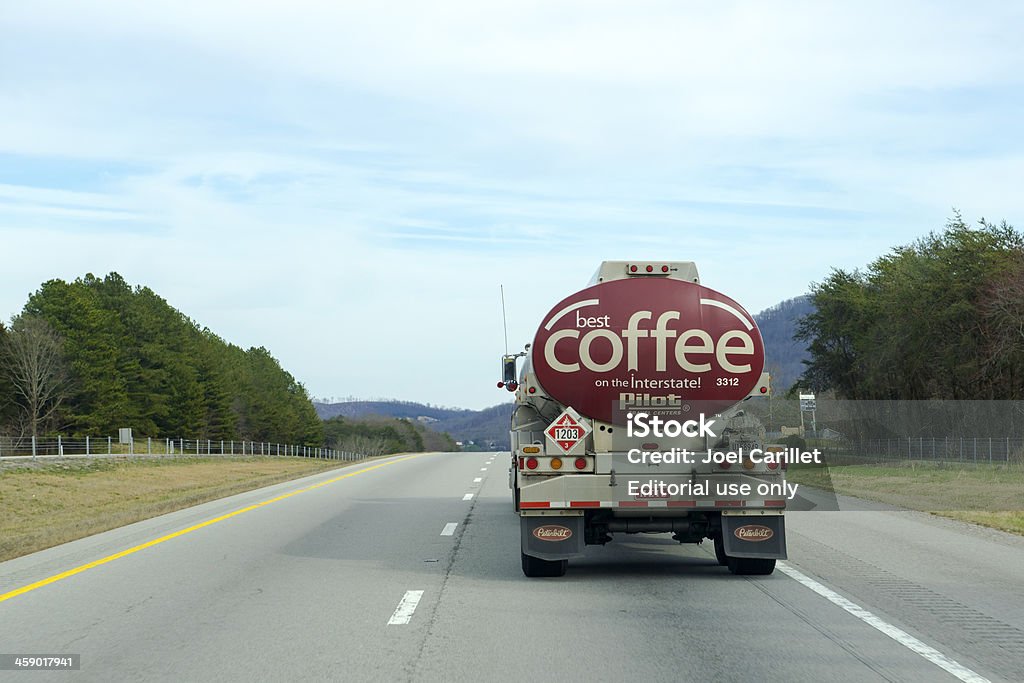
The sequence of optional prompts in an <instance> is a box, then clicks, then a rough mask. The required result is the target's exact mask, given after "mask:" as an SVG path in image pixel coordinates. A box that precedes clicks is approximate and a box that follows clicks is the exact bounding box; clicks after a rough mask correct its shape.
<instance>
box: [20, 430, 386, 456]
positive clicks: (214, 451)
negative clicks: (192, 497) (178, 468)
mask: <svg viewBox="0 0 1024 683" xmlns="http://www.w3.org/2000/svg"><path fill="white" fill-rule="evenodd" d="M126 456H128V457H131V456H151V457H186V456H188V457H206V456H273V457H296V458H317V459H321V460H345V461H351V460H361V459H363V458H364V457H366V456H365V455H364V454H361V453H353V452H349V451H340V450H336V449H333V448H319V447H314V446H303V445H299V444H281V443H269V442H264V441H223V440H212V439H152V438H147V439H132V440H128V441H127V442H122V441H121V440H120V439H119V438H118V437H113V436H105V437H98V438H96V437H88V436H86V437H74V438H65V437H62V436H57V437H53V438H45V439H44V438H35V437H24V438H16V437H8V436H0V460H7V459H40V458H93V457H126Z"/></svg>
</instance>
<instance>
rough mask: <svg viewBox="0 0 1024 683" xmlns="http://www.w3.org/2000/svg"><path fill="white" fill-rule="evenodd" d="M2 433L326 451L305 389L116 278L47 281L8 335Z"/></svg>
mask: <svg viewBox="0 0 1024 683" xmlns="http://www.w3.org/2000/svg"><path fill="white" fill-rule="evenodd" d="M0 403H3V404H4V405H3V407H2V408H0V411H2V412H0V418H2V419H3V423H2V424H0V432H3V431H6V432H7V433H9V434H10V433H13V434H15V435H25V434H29V435H31V434H44V433H53V432H62V433H65V434H83V435H84V434H91V435H102V434H112V433H115V434H116V431H117V429H118V428H120V427H131V428H132V429H133V430H134V434H135V435H136V437H140V436H145V437H148V436H151V437H186V438H198V439H213V440H220V439H225V440H228V439H235V440H239V439H249V440H256V441H275V442H282V443H301V444H308V445H311V446H319V445H321V444H322V443H323V426H322V424H321V422H320V420H319V418H318V417H317V414H316V411H315V410H314V408H313V405H312V403H311V401H310V400H309V397H308V395H307V393H306V390H305V388H304V387H303V386H302V385H301V384H300V383H298V382H297V381H296V380H295V378H294V377H292V375H290V374H289V373H288V372H286V371H285V370H283V369H282V368H281V366H280V365H279V364H278V362H277V361H276V360H275V359H274V358H273V356H271V355H270V352H269V351H267V350H266V349H265V348H262V347H259V348H250V349H248V350H243V349H241V348H239V347H238V346H235V345H233V344H228V343H226V342H225V341H224V340H223V339H221V338H220V337H218V336H217V335H215V334H214V333H213V332H211V331H210V330H208V329H206V328H200V327H199V325H197V324H196V323H195V322H193V321H191V320H190V319H189V318H187V317H186V316H185V315H184V314H182V313H181V312H179V311H177V310H175V309H174V308H172V307H171V306H170V305H168V303H167V302H166V301H164V300H163V299H162V298H160V297H159V296H157V294H156V293H154V292H153V291H152V290H150V289H149V288H147V287H134V288H133V287H131V286H130V285H129V284H128V283H127V282H125V280H124V279H123V278H122V277H121V276H120V275H118V274H117V273H111V274H109V275H107V276H106V277H104V278H102V279H100V278H97V277H95V276H93V275H92V274H89V275H86V276H85V277H84V278H79V279H77V280H75V281H74V282H70V283H69V282H64V281H63V280H50V281H48V282H46V283H44V284H43V285H42V287H41V288H40V289H39V290H38V291H37V292H35V293H34V294H32V295H31V296H30V297H29V300H28V303H26V304H25V307H24V309H23V311H22V313H21V314H20V315H19V316H16V317H15V318H14V320H13V322H12V325H11V328H10V329H9V330H3V332H2V333H0Z"/></svg>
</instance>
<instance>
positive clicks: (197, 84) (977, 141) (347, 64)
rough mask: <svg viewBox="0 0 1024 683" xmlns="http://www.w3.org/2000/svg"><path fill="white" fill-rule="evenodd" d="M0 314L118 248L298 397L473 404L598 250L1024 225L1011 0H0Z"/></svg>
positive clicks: (137, 274) (773, 261)
mask: <svg viewBox="0 0 1024 683" xmlns="http://www.w3.org/2000/svg"><path fill="white" fill-rule="evenodd" d="M0 4H2V9H0V318H7V317H9V316H11V315H13V314H15V313H17V312H19V311H20V310H21V307H22V306H23V305H24V303H25V300H26V298H27V296H28V295H29V293H31V292H32V291H34V290H35V289H37V288H38V287H39V285H40V284H41V283H42V282H44V281H45V280H48V279H51V278H62V279H65V280H73V279H75V278H76V277H81V276H83V275H84V274H85V273H88V272H92V273H94V274H96V275H103V274H105V273H107V272H110V271H117V272H119V273H121V274H122V275H123V276H124V277H125V278H126V279H127V280H128V281H129V282H130V283H132V284H136V285H139V284H141V285H147V286H149V287H151V288H152V289H153V290H155V291H156V292H157V293H158V294H160V295H161V296H163V297H164V298H165V299H167V300H168V302H169V303H170V304H171V305H173V306H174V307H176V308H178V309H179V310H181V311H182V312H184V313H185V314H186V315H188V316H189V317H191V318H192V319H194V320H196V321H197V322H198V323H200V324H201V325H204V326H207V327H209V328H211V329H212V330H213V331H215V332H216V333H218V334H220V335H221V336H222V337H224V338H225V339H226V340H228V341H230V342H233V343H235V344H238V345H241V346H243V347H249V346H266V347H267V348H268V349H269V350H270V351H271V353H273V355H274V356H275V357H276V358H277V359H278V360H279V361H280V362H281V364H282V365H283V366H284V367H285V368H286V369H287V370H289V371H290V372H291V373H292V374H293V375H295V377H296V378H298V379H299V380H300V381H301V382H302V383H303V384H305V386H306V387H307V388H308V389H309V391H310V393H311V394H313V395H314V396H318V397H337V398H341V397H346V396H356V397H359V398H374V397H387V398H396V399H406V400H416V401H424V402H431V403H434V404H441V405H449V406H460V407H468V408H481V407H484V406H487V405H492V404H495V403H499V402H502V401H507V400H508V398H509V396H508V394H507V393H505V392H502V391H499V390H498V389H496V388H495V386H494V383H495V382H496V381H497V379H498V374H499V363H498V359H499V356H500V354H501V353H502V351H503V350H504V349H503V346H504V342H503V337H502V327H501V307H500V299H499V285H500V284H504V286H505V296H506V302H507V307H508V321H509V340H510V342H511V343H512V344H513V345H515V346H516V347H520V346H521V345H522V344H523V343H526V342H529V341H531V339H532V336H533V333H534V331H535V329H536V325H537V323H538V322H539V321H540V320H541V318H542V316H543V315H544V314H545V313H546V312H547V311H548V310H549V309H550V308H551V307H552V306H553V305H554V304H555V303H557V302H558V301H559V300H561V299H562V298H564V297H565V296H567V295H568V294H570V293H571V292H572V291H574V290H575V289H577V288H578V287H579V286H581V285H583V284H585V283H586V281H587V280H588V279H589V277H590V275H591V274H592V273H593V271H594V270H595V269H596V268H597V265H598V264H599V262H600V261H601V260H602V259H631V258H652V259H665V260H668V259H674V260H693V261H696V262H697V264H698V267H699V268H700V271H701V276H702V280H703V282H704V284H706V285H708V286H710V287H713V288H715V289H719V290H721V291H723V292H725V293H726V294H728V295H729V296H731V297H732V298H734V299H736V300H737V301H739V302H740V303H741V304H743V305H744V306H745V307H746V308H747V309H748V310H750V311H751V312H756V311H759V310H761V309H763V308H766V307H768V306H771V305H773V304H775V303H777V302H779V301H781V300H783V299H787V298H790V297H793V296H797V295H799V294H802V293H804V292H806V291H807V290H808V287H809V285H810V283H811V282H813V281H817V280H821V279H822V278H824V277H825V276H826V275H827V274H828V272H829V270H830V269H831V268H833V267H841V268H853V267H858V266H863V265H865V264H866V263H868V262H870V261H871V260H873V259H874V258H876V257H877V256H879V255H881V254H883V253H884V252H885V251H887V250H888V249H889V248H891V247H893V246H895V245H898V244H904V243H907V242H910V241H912V240H913V239H915V238H917V237H919V236H921V235H923V234H925V233H927V232H928V231H930V230H936V229H941V228H942V226H943V224H944V223H945V221H946V219H947V218H948V217H949V216H950V215H951V213H952V207H954V206H955V207H958V208H959V209H960V210H961V211H962V212H963V214H964V217H965V219H967V220H969V221H972V222H973V221H975V220H977V219H978V218H981V217H985V218H988V219H990V220H1000V219H1004V218H1005V219H1006V220H1007V221H1009V222H1010V223H1012V224H1014V225H1016V226H1017V227H1019V228H1024V190H1022V188H1024V134H1022V132H1021V131H1022V129H1021V121H1024V87H1022V86H1024V83H1022V81H1024V41H1021V39H1020V37H1021V35H1022V33H1024V4H1022V3H1014V2H974V3H961V2H911V1H909V0H901V1H900V2H895V3H894V2H891V1H886V2H870V1H868V2H857V3H853V2H834V3H829V2H771V3H766V2H739V3H737V2H722V1H715V2H710V1H707V2H705V1H700V2H698V1H692V2H678V1H677V0H671V1H667V2H602V1H600V0H586V1H559V2H530V1H528V0H514V1H510V2H488V1H486V0H473V1H468V0H467V1H463V2H430V3H419V2H411V1H408V2H381V1H379V0H378V1H375V2H372V3H371V2H364V3H355V2H345V1H344V0H342V1H340V2H339V1H338V0H331V1H329V2H328V1H323V2H319V1H312V0H298V1H297V0H289V2H269V1H262V2H251V1H249V0H246V1H244V2H243V1H241V0H239V1H231V2H225V1H213V0H204V1H203V2H190V1H180V2H176V3H173V4H172V3H159V4H160V5H170V7H169V8H164V9H159V10H158V9H156V5H157V4H158V3H148V2H142V3H140V2H137V1H131V2H129V1H128V0H123V1H109V2H99V1H91V2H81V1H80V0H69V1H66V2H47V1H45V0H33V1H32V2H13V1H12V0H7V1H6V2H5V1H3V0H0Z"/></svg>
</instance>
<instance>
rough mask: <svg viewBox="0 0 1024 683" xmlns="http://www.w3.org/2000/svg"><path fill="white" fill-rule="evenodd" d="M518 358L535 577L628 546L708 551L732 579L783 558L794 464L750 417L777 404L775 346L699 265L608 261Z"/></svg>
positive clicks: (520, 447) (517, 428) (516, 486)
mask: <svg viewBox="0 0 1024 683" xmlns="http://www.w3.org/2000/svg"><path fill="white" fill-rule="evenodd" d="M519 355H522V356H525V359H524V360H523V362H522V367H521V368H517V367H516V357H515V356H506V357H505V358H504V359H503V370H504V373H505V381H504V384H505V385H506V386H507V388H509V389H510V390H512V391H514V392H515V408H514V412H513V414H512V421H511V449H512V459H511V466H510V470H509V484H510V486H511V488H512V491H513V503H514V507H515V509H516V512H517V514H518V515H519V517H520V527H521V530H520V545H521V556H522V568H523V572H524V574H526V575H527V576H561V575H563V574H564V573H565V572H566V570H567V566H568V562H569V560H571V559H573V558H578V557H581V556H582V555H583V554H584V549H585V547H586V546H587V545H604V544H606V543H608V542H610V541H612V540H613V539H614V538H615V537H617V536H619V535H621V534H637V533H664V534H671V536H672V538H673V539H675V540H677V541H679V542H680V543H701V542H704V541H705V540H709V541H711V542H712V543H714V548H715V555H716V557H717V559H718V561H719V563H720V564H722V565H724V566H726V567H728V569H729V570H730V571H731V572H733V573H734V574H770V573H771V572H772V571H774V568H775V561H776V559H784V558H785V557H786V540H785V526H784V509H785V506H786V498H787V493H788V485H787V483H786V481H785V458H784V457H779V456H780V454H778V453H774V452H773V451H771V450H769V449H766V448H765V430H764V427H763V426H762V424H761V422H760V421H759V420H758V419H757V418H756V417H754V416H753V415H751V414H749V412H748V411H745V410H744V409H743V401H744V400H745V399H747V398H749V397H752V396H763V395H765V394H766V393H767V391H768V383H767V377H766V375H764V374H763V366H764V344H763V342H762V340H761V335H760V332H759V331H758V329H757V325H756V323H755V322H754V319H753V318H752V317H751V316H750V314H749V313H747V311H746V310H745V309H744V308H743V307H742V306H741V305H740V304H739V303H737V302H735V301H733V300H732V299H730V298H729V297H728V296H726V295H725V294H722V293H720V292H717V291H715V290H712V289H709V288H707V287H704V286H702V285H701V284H700V280H699V277H698V274H697V268H696V266H695V265H694V264H693V263H691V262H668V261H663V262H658V261H605V262H604V263H602V264H601V266H600V268H599V269H598V271H597V273H596V274H595V275H594V278H593V279H592V281H591V283H590V285H589V286H587V287H586V288H584V289H582V290H580V291H578V292H576V293H574V294H572V295H570V296H568V297H566V298H565V299H563V300H561V301H559V302H557V303H555V304H554V306H553V307H552V308H551V311H550V312H549V313H548V314H547V315H546V316H545V317H544V319H543V320H542V321H541V322H540V326H539V329H538V330H537V334H536V336H535V337H534V340H533V342H532V344H530V345H529V347H528V349H527V352H526V353H525V354H519Z"/></svg>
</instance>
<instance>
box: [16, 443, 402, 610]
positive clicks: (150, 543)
mask: <svg viewBox="0 0 1024 683" xmlns="http://www.w3.org/2000/svg"><path fill="white" fill-rule="evenodd" d="M418 457H419V455H410V456H407V457H405V458H399V459H398V460H389V461H388V462H382V463H378V464H376V465H372V466H370V467H364V468H363V469H361V470H357V471H355V472H349V473H348V474H343V475H341V476H339V477H334V478H333V479H327V480H325V481H321V482H319V483H317V484H312V485H311V486H307V487H305V488H301V489H297V490H295V491H291V492H290V493H285V494H283V495H280V496H277V497H276V498H271V499H270V500H265V501H263V502H261V503H256V504H255V505H250V506H248V507H244V508H240V509H238V510H235V511H233V512H229V513H227V514H226V515H221V516H220V517H215V518H213V519H208V520H206V521H205V522H200V523H199V524H195V525H193V526H190V527H188V528H187V529H181V530H180V531H175V532H173V533H170V534H167V535H166V536H161V537H160V538H154V539H153V540H152V541H146V542H145V543H141V544H139V545H137V546H134V547H132V548H128V549H127V550H122V551H121V552H119V553H114V554H113V555H108V556H107V557H104V558H103V559H100V560H96V561H95V562H89V563H88V564H83V565H81V566H80V567H75V568H74V569H69V570H67V571H66V572H61V573H60V574H54V575H53V576H51V577H49V578H45V579H42V580H41V581H36V582H35V583H30V584H28V585H27V586H22V587H21V588H16V589H14V590H12V591H10V592H8V593H4V594H2V595H0V602H3V601H4V600H10V599H11V598H13V597H16V596H18V595H23V594H25V593H28V592H30V591H34V590H35V589H37V588H42V587H43V586H49V585H50V584H51V583H56V582H58V581H61V580H63V579H66V578H68V577H70V576H74V575H75V574H81V573H82V572H84V571H86V570H87V569H92V568H93V567H99V566H100V565H104V564H107V563H108V562H113V561H114V560H117V559H120V558H122V557H125V556H126V555H131V554H132V553H137V552H139V551H140V550H145V549H146V548H151V547H153V546H155V545H159V544H161V543H163V542H165V541H169V540H171V539H172V538H177V537H178V536H184V535H185V534H189V533H192V532H193V531H197V530H198V529H202V528H204V527H208V526H211V525H213V524H216V523H217V522H223V521H224V520H225V519H231V518H232V517H235V516H237V515H240V514H242V513H243V512H249V511H250V510H256V509H258V508H261V507H263V506H264V505H270V504H271V503H276V502H277V501H279V500H284V499H285V498H291V497H292V496H295V495H298V494H300V493H305V492H306V491H312V490H313V489H318V488H320V487H321V486H327V485H328V484H333V483H334V482H336V481H341V480H342V479H348V478H349V477H354V476H356V475H357V474H363V473H364V472H371V471H373V470H376V469H380V468H381V467H387V466H388V465H394V464H395V463H399V462H403V461H405V460H411V459H412V458H418Z"/></svg>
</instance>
